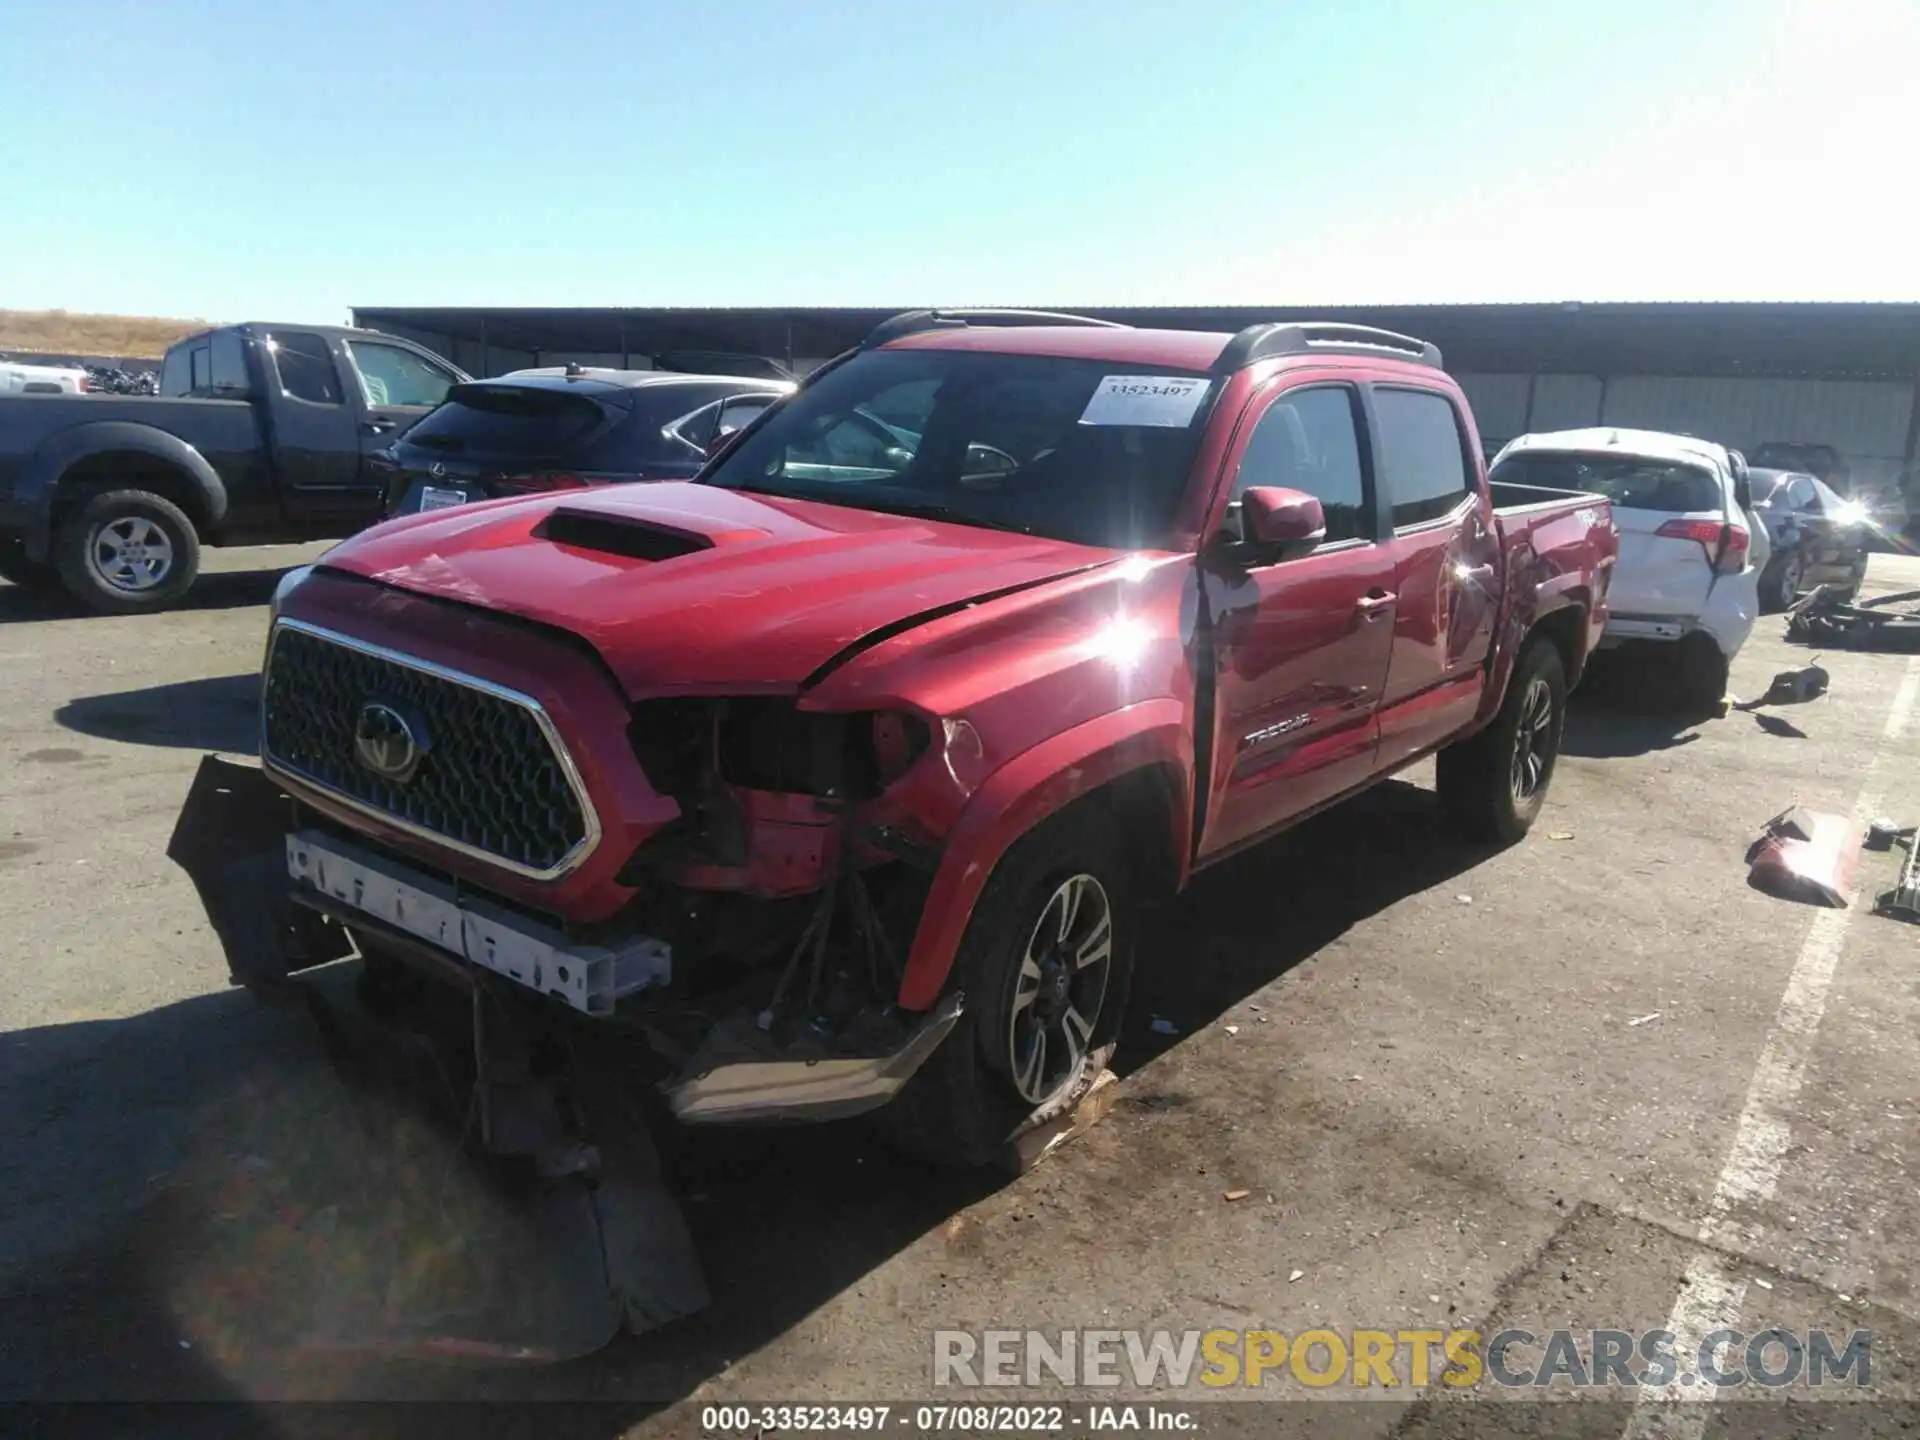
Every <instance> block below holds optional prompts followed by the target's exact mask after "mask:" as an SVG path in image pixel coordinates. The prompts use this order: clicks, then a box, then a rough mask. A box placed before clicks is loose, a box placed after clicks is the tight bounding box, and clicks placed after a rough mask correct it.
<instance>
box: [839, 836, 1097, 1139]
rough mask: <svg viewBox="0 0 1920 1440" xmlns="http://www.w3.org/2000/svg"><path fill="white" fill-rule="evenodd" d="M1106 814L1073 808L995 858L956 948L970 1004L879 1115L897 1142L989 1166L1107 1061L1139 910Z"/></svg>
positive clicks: (958, 973) (958, 982)
mask: <svg viewBox="0 0 1920 1440" xmlns="http://www.w3.org/2000/svg"><path fill="white" fill-rule="evenodd" d="M1098 818H1099V816H1098V814H1096V813H1095V812H1093V811H1091V810H1078V811H1076V810H1069V811H1066V812H1063V813H1062V814H1060V815H1058V816H1056V817H1054V818H1053V819H1050V820H1048V821H1045V822H1043V823H1042V824H1041V825H1040V826H1039V827H1037V828H1036V829H1034V830H1033V831H1031V832H1029V833H1028V834H1027V835H1025V836H1023V837H1022V838H1021V839H1020V840H1019V841H1018V842H1016V843H1015V844H1014V845H1013V846H1012V848H1010V849H1009V850H1008V851H1007V853H1006V854H1005V855H1004V856H1003V857H1001V860H1000V863H999V864H998V865H997V866H995V867H994V872H993V875H992V876H991V877H990V878H989V879H988V881H987V884H986V888H985V889H984V890H983V891H982V892H981V895H980V900H979V903H978V904H977V905H975V906H974V910H973V918H972V919H971V920H970V921H969V923H968V925H967V932H966V935H965V936H964V938H963V939H962V940H961V942H960V950H959V953H958V954H957V955H956V956H955V957H954V984H955V986H956V987H957V988H959V989H960V990H962V991H963V992H964V993H965V995H966V1009H965V1011H964V1013H963V1014H962V1015H961V1017H960V1020H959V1023H958V1024H956V1025H955V1026H954V1028H953V1030H952V1032H951V1033H950V1034H949V1035H948V1036H947V1038H946V1040H945V1041H944V1042H943V1043H942V1044H941V1046H940V1048H939V1049H938V1050H936V1051H934V1053H933V1055H932V1057H931V1058H930V1059H929V1060H928V1061H927V1063H926V1064H925V1065H924V1066H923V1067H922V1068H921V1069H920V1071H919V1072H918V1073H917V1074H916V1075H915V1076H914V1077H913V1079H912V1080H910V1081H909V1082H908V1083H907V1086H906V1088H905V1090H903V1091H902V1092H901V1094H900V1096H899V1097H898V1098H897V1099H895V1101H894V1102H893V1103H892V1104H891V1105H889V1106H888V1107H887V1108H886V1109H885V1110H883V1111H881V1112H880V1114H879V1116H878V1117H877V1118H878V1120H879V1123H880V1126H881V1129H882V1131H883V1132H884V1133H885V1134H886V1136H887V1138H888V1139H889V1140H890V1141H891V1142H892V1143H893V1144H894V1145H895V1146H896V1147H897V1148H899V1149H901V1150H904V1151H906V1152H907V1153H909V1154H911V1155H913V1156H915V1157H917V1158H919V1159H922V1160H926V1161H929V1162H931V1163H933V1164H936V1165H942V1166H951V1167H962V1166H976V1165H985V1164H988V1163H990V1162H991V1161H992V1160H993V1159H994V1158H995V1156H996V1155H997V1154H998V1153H999V1152H1000V1150H1001V1148H1002V1147H1003V1146H1004V1145H1005V1144H1006V1143H1007V1141H1008V1140H1009V1139H1010V1138H1011V1137H1012V1136H1013V1134H1014V1132H1015V1131H1016V1130H1018V1129H1019V1128H1020V1127H1021V1126H1022V1125H1023V1124H1024V1123H1025V1122H1027V1121H1028V1120H1032V1119H1044V1118H1050V1117H1051V1115H1052V1114H1054V1113H1057V1112H1059V1111H1063V1110H1064V1109H1065V1108H1066V1107H1067V1106H1068V1105H1070V1104H1071V1103H1073V1102H1074V1100H1075V1099H1076V1098H1077V1097H1078V1095H1079V1093H1080V1092H1081V1090H1082V1089H1084V1087H1085V1086H1086V1084H1087V1083H1088V1082H1089V1081H1090V1080H1092V1078H1093V1077H1094V1076H1096V1075H1097V1074H1099V1072H1100V1071H1101V1069H1103V1068H1104V1067H1105V1065H1106V1063H1107V1060H1108V1059H1109V1057H1111V1055H1112V1053H1113V1046H1114V1041H1115V1039H1116V1037H1117V1036H1118V1035H1119V1033H1120V1020H1121V1015H1122V1012H1123V1011H1124V1009H1125V1006H1126V998H1127V990H1128V987H1129V984H1130V982H1131V979H1132V974H1133V931H1134V908H1133V905H1132V903H1131V899H1130V897H1129V894H1128V889H1127V875H1126V865H1125V862H1124V860H1123V858H1122V855H1121V851H1120V847H1119V844H1118V837H1117V836H1115V835H1114V834H1113V833H1112V827H1111V826H1106V827H1102V826H1100V825H1099V824H1098V823H1097V820H1098Z"/></svg>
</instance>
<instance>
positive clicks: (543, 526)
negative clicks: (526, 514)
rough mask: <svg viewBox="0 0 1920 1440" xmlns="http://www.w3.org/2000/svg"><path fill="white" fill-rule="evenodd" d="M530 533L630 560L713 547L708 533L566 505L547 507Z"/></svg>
mask: <svg viewBox="0 0 1920 1440" xmlns="http://www.w3.org/2000/svg"><path fill="white" fill-rule="evenodd" d="M533 533H534V534H535V535H538V536H539V537H540V538H541V539H542V540H549V541H552V542H553V543H554V544H555V545H571V546H573V547H575V548H576V549H580V550H598V551H601V552H602V553H604V554H607V555H624V556H626V557H627V558H628V559H629V560H672V559H675V558H676V557H678V556H681V555H692V554H694V553H695V552H696V551H700V550H711V549H712V548H713V537H712V536H710V535H701V534H698V533H696V532H694V531H691V530H677V529H675V528H674V527H672V526H670V525H661V524H659V523H658V522H656V521H651V520H640V519H636V518H635V517H633V516H630V515H608V514H604V513H602V512H600V511H596V510H570V509H568V508H567V507H565V506H561V507H559V508H558V509H555V510H553V511H550V512H549V513H548V515H547V518H546V519H544V520H542V521H541V522H540V523H539V524H538V525H537V526H535V527H534V531H533Z"/></svg>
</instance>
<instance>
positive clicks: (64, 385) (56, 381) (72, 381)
mask: <svg viewBox="0 0 1920 1440" xmlns="http://www.w3.org/2000/svg"><path fill="white" fill-rule="evenodd" d="M92 387H93V382H92V381H91V380H89V379H88V378H87V372H86V371H84V370H81V369H78V368H77V367H75V366H71V365H29V364H27V363H26V361H24V360H10V359H8V358H7V357H6V356H4V355H0V395H84V394H86V393H87V391H88V390H90V389H92Z"/></svg>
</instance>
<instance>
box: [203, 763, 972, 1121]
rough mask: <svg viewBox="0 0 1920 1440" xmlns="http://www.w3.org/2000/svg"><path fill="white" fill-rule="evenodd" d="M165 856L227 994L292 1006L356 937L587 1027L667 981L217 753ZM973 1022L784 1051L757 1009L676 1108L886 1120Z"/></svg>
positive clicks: (722, 1030) (721, 1034)
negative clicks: (495, 983)
mask: <svg viewBox="0 0 1920 1440" xmlns="http://www.w3.org/2000/svg"><path fill="white" fill-rule="evenodd" d="M167 853H168V855H169V856H170V857H171V858H172V859H173V860H175V861H176V863H178V864H179V865H181V866H182V868H184V869H185V870H186V871H187V872H188V874H189V875H190V876H191V877H192V879H193V882H194V885H195V887H196V889H198V891H199V893H200V898H201V902H202V904H203V905H204V906H205V907H206V911H207V916H208V919H209V920H210V921H211V922H212V924H213V927H214V930H215V932H216V933H217V934H218V935H219V937H220V941H221V944H222V946H223V947H224V949H225V951H226V955H227V965H228V970H229V973H230V976H231V978H232V981H233V983H235V984H241V985H246V986H248V987H249V988H252V989H255V990H257V991H261V992H264V993H267V994H282V993H289V992H291V993H297V992H298V990H299V989H300V987H299V986H298V985H297V983H295V982H294V981H293V980H292V976H293V975H294V974H295V973H296V972H298V971H301V970H305V969H310V968H312V967H314V966H318V965H323V964H326V963H328V962H330V961H333V960H337V959H343V958H346V957H347V956H349V955H351V954H353V953H354V948H355V939H356V937H357V938H358V940H360V941H370V942H372V943H373V944H375V945H376V946H378V947H380V948H381V949H382V950H383V951H384V952H386V953H390V954H393V955H394V956H395V957H396V958H399V959H402V960H405V961H407V962H408V963H410V964H411V965H412V966H413V967H414V968H415V969H418V970H421V971H423V972H424V973H427V974H430V975H432V976H434V977H435V978H437V979H439V980H441V981H443V982H448V983H451V984H454V985H459V986H462V987H471V986H472V985H473V984H474V983H476V981H477V980H478V979H479V978H480V975H481V973H482V972H486V973H487V974H490V975H494V976H499V977H501V978H503V979H506V980H508V981H511V982H512V986H511V987H510V988H511V989H513V990H516V991H523V992H525V996H526V998H527V999H529V1000H530V1001H531V1000H538V999H539V998H540V997H546V998H548V999H551V1000H554V1001H557V1002H559V1003H561V1004H564V1005H565V1006H566V1007H567V1008H568V1009H569V1010H571V1011H572V1012H574V1013H575V1014H577V1015H578V1016H580V1017H582V1018H584V1019H586V1020H588V1021H589V1022H591V1021H592V1020H594V1019H598V1018H602V1017H605V1016H608V1015H611V1014H612V1013H613V1012H614V1009H615V1007H616V1005H618V1004H619V1003H621V1002H622V1001H626V1000H628V999H630V998H632V997H635V996H638V995H643V994H644V992H645V991H646V990H647V989H648V988H651V987H653V986H657V985H664V984H666V983H667V982H668V980H669V978H670V973H671V954H670V952H669V950H668V947H667V946H666V945H665V944H664V943H662V942H661V941H658V940H655V939H652V938H649V937H635V938H633V939H631V940H629V941H626V942H623V943H622V944H620V945H617V946H612V947H608V946H586V945H580V944H577V943H573V942H571V941H570V940H569V938H568V937H567V936H566V935H565V934H564V933H563V932H561V931H560V930H558V929H557V928H554V927H551V926H545V925H542V924H540V923H539V922H538V921H536V920H533V919H530V918H528V917H527V916H524V915H521V914H518V913H515V912H512V911H509V910H507V909H505V908H502V907H498V906H494V905H491V904H489V903H487V902H486V901H484V900H482V899H479V898H476V897H474V896H472V895H469V894H465V893H462V892H460V891H458V890H457V889H456V887H454V886H453V885H451V884H449V883H447V882H445V881H443V880H440V879H439V878H437V877H436V876H433V875H431V874H428V873H427V872H425V871H422V870H417V869H415V868H413V867H412V866H409V865H404V864H401V863H398V862H395V861H393V860H390V859H388V858H386V857H385V856H383V855H378V854H375V853H374V852H372V851H371V850H366V849H363V848H362V847H360V846H356V845H353V844H351V843H350V842H346V841H342V840H339V839H337V838H335V837H334V836H332V835H329V834H325V833H322V832H320V831H316V830H311V829H303V828H301V827H300V826H299V824H298V819H297V816H296V814H295V807H294V805H293V803H292V802H291V801H290V800H289V799H288V797H287V796H286V795H284V794H283V793H282V792H281V791H280V789H279V788H278V786H277V785H275V783H274V782H273V780H272V779H271V777H269V776H267V775H266V774H265V773H264V772H263V771H261V770H260V769H259V768H257V767H255V766H251V765H244V764H239V763H236V762H234V761H231V760H227V759H224V758H222V757H220V756H214V755H210V756H207V757H206V758H205V759H204V760H203V761H202V762H201V766H200V772H199V774H198V775H196V776H195V778H194V783H193V788H192V790H191V791H190V792H189V795H188V798H187V803H186V806H185V808H184V809H183V810H182V811H181V815H180V819H179V821H178V822H177V824H176V826H175V830H174V837H173V841H172V843H171V844H170V845H169V847H168V852H167ZM963 1009H964V999H963V997H962V996H960V995H958V994H952V995H949V996H947V997H946V998H944V999H943V1000H942V1001H941V1003H940V1004H939V1005H937V1006H936V1007H935V1008H934V1009H932V1010H930V1011H928V1012H926V1013H925V1014H924V1015H914V1014H900V1013H894V1014H890V1015H886V1016H884V1017H881V1018H880V1022H879V1023H876V1024H874V1025H871V1026H868V1027H866V1031H865V1034H864V1035H863V1036H862V1038H861V1039H860V1040H859V1041H858V1042H855V1043H849V1042H848V1041H847V1040H846V1039H845V1038H844V1037H842V1038H838V1039H835V1038H830V1037H822V1036H819V1035H816V1034H813V1033H811V1032H804V1031H803V1033H801V1034H800V1035H799V1036H797V1037H795V1038H792V1039H783V1040H776V1039H775V1037H774V1035H773V1034H771V1033H769V1032H768V1031H767V1030H766V1029H763V1028H762V1027H761V1025H760V1024H759V1023H758V1019H757V1017H756V1016H755V1015H753V1014H752V1012H747V1011H743V1012H738V1013H735V1014H733V1015H731V1016H728V1017H726V1018H725V1019H723V1020H722V1021H721V1022H720V1023H718V1024H716V1025H715V1026H714V1027H713V1028H712V1030H711V1031H710V1032H709V1033H708V1034H707V1036H706V1037H705V1039H704V1040H703V1041H702V1043H701V1044H700V1046H699V1049H698V1050H697V1052H696V1053H695V1054H694V1056H693V1057H692V1059H691V1060H689V1061H688V1062H687V1064H686V1065H685V1067H684V1068H683V1069H682V1070H681V1072H680V1073H679V1075H678V1076H676V1077H675V1078H674V1079H673V1080H670V1081H668V1082H667V1084H666V1085H665V1087H664V1088H665V1092H666V1096H667V1100H668V1103H669V1105H670V1106H671V1108H672V1111H673V1114H674V1115H675V1117H676V1118H678V1119H679V1120H680V1121H682V1122H683V1123H686V1124H689V1125H717V1124H736V1123H751V1122H759V1121H817V1120H835V1119H841V1118H845V1117H847V1116H851V1115H858V1114H861V1113H863V1112H866V1111H871V1110H876V1109H879V1108H880V1107H881V1106H883V1105H885V1104H887V1103H888V1102H889V1101H891V1100H892V1099H893V1098H894V1097H895V1096H896V1095H898V1094H899V1092H900V1090H901V1089H902V1088H903V1087H904V1086H905V1085H906V1083H907V1081H908V1080H909V1079H911V1078H912V1076H913V1075H914V1073H915V1072H916V1071H918V1070H919V1069H920V1067H921V1066H922V1065H924V1064H925V1063H926V1061H927V1059H928V1057H929V1056H931V1055H932V1054H933V1052H934V1051H935V1050H936V1049H938V1048H939V1046H940V1044H941V1043H942V1042H943V1041H944V1040H945V1039H946V1038H947V1036H948V1034H949V1033H950V1032H951V1031H952V1030H953V1028H954V1026H955V1025H956V1024H957V1023H958V1022H959V1019H960V1016H961V1014H962V1013H963Z"/></svg>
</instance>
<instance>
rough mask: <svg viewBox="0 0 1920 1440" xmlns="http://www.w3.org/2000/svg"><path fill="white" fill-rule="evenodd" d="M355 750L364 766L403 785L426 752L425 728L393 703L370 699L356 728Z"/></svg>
mask: <svg viewBox="0 0 1920 1440" xmlns="http://www.w3.org/2000/svg"><path fill="white" fill-rule="evenodd" d="M353 753H354V756H355V758H356V759H358V760H359V762H360V764H361V766H362V768H364V769H366V770H369V771H371V772H372V773H373V774H375V775H378V776H379V777H380V778H381V779H382V780H387V781H391V782H392V783H393V784H395V785H404V784H406V783H407V781H409V780H411V779H412V778H413V772H414V771H416V770H418V769H419V768H420V761H421V759H422V757H424V756H425V755H426V753H427V744H426V736H425V734H424V733H423V730H422V728H421V727H420V726H419V725H418V724H417V723H416V722H414V721H410V720H409V719H408V718H407V717H406V716H405V715H403V714H401V713H400V711H398V710H396V709H395V708H394V707H393V706H391V705H388V704H385V703H384V702H382V701H379V700H369V701H368V702H367V703H366V704H364V705H362V706H361V707H360V719H359V720H358V722H357V723H356V724H355V725H354V727H353Z"/></svg>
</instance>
